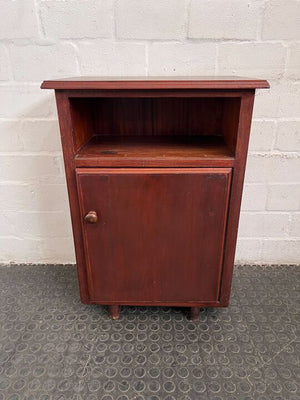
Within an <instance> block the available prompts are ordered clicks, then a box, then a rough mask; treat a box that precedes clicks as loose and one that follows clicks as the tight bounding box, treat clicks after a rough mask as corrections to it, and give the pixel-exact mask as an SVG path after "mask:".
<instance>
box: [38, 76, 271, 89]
mask: <svg viewBox="0 0 300 400" xmlns="http://www.w3.org/2000/svg"><path fill="white" fill-rule="evenodd" d="M269 87H270V86H269V83H268V82H267V81H266V80H264V79H252V78H244V77H238V76H180V77H177V76H147V77H145V76H129V77H122V76H118V77H117V76H114V77H112V76H109V77H107V76H106V77H91V76H80V77H73V78H65V79H54V80H45V81H44V82H43V83H42V85H41V88H42V89H57V90H62V89H266V88H269Z"/></svg>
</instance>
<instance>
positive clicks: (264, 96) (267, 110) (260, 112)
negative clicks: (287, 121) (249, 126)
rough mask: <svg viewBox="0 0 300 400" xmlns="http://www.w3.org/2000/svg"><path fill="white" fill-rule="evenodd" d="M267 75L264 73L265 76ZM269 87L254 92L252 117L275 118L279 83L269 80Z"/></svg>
mask: <svg viewBox="0 0 300 400" xmlns="http://www.w3.org/2000/svg"><path fill="white" fill-rule="evenodd" d="M267 76H268V75H267V74H266V76H265V77H267ZM270 86H271V87H270V89H264V90H257V91H256V93H255V101H254V109H253V118H254V119H255V118H277V117H278V108H279V98H280V96H281V85H278V84H276V83H273V82H272V81H271V82H270Z"/></svg>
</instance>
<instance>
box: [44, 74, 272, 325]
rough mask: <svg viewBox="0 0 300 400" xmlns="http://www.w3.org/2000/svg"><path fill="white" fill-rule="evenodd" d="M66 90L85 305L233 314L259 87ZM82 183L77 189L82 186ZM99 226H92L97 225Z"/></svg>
mask: <svg viewBox="0 0 300 400" xmlns="http://www.w3.org/2000/svg"><path fill="white" fill-rule="evenodd" d="M42 87H43V88H50V87H51V88H55V89H56V99H57V107H58V115H59V122H60V129H61V138H62V145H63V155H64V162H65V169H66V177H67V184H68V193H69V200H70V208H71V216H72V226H73V234H74V243H75V250H76V260H77V267H78V277H79V284H80V295H81V300H82V301H83V302H84V303H95V304H106V305H109V306H110V308H109V310H110V315H111V316H114V317H118V315H119V310H120V308H119V307H120V305H123V304H129V305H130V304H131V305H173V306H186V307H190V311H191V315H192V317H194V318H196V317H197V315H198V308H199V307H201V306H203V307H219V306H227V305H228V303H229V298H230V289H231V280H232V272H233V264H234V255H235V246H236V239H237V230H238V221H239V212H240V204H241V196H242V189H243V180H244V172H245V165H246V158H247V148H248V142H249V133H250V125H251V117H252V108H253V101H254V94H255V90H254V89H256V88H267V87H268V83H267V82H266V81H263V80H255V79H253V80H251V79H247V78H245V79H244V78H238V79H237V78H222V79H221V78H217V77H215V78H207V77H206V78H201V77H198V78H197V77H195V78H181V79H179V78H173V77H172V78H164V77H163V78H155V79H154V78H146V79H144V78H128V79H126V78H122V79H118V78H102V79H93V78H86V79H85V78H84V79H81V78H79V79H77V78H75V79H73V78H71V79H69V80H61V81H45V82H44V83H43V85H42ZM76 177H77V178H76ZM87 215H88V216H87Z"/></svg>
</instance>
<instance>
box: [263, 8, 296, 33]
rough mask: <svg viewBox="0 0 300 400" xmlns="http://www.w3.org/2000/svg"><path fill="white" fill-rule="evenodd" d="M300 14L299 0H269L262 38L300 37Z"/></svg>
mask: <svg viewBox="0 0 300 400" xmlns="http://www.w3.org/2000/svg"><path fill="white" fill-rule="evenodd" d="M299 15H300V2H299V1H294V0H272V1H268V2H267V3H266V6H265V12H264V20H263V29H262V38H263V39H278V40H284V39H287V40H296V39H300V30H299Z"/></svg>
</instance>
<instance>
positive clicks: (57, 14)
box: [40, 0, 113, 39]
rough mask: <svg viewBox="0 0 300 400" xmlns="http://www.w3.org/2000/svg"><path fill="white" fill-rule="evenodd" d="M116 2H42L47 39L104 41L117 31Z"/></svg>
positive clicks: (41, 11)
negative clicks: (114, 12) (114, 15)
mask: <svg viewBox="0 0 300 400" xmlns="http://www.w3.org/2000/svg"><path fill="white" fill-rule="evenodd" d="M112 8H113V0H100V1H98V0H89V1H61V0H58V1H54V0H50V1H48V0H47V1H42V2H41V3H40V15H41V21H42V26H43V28H44V32H45V35H46V37H49V38H61V39H69V38H74V39H76V38H78V39H82V38H103V37H111V35H112V30H113V10H112Z"/></svg>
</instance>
